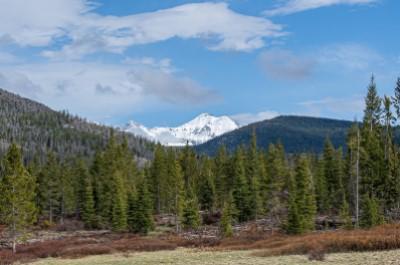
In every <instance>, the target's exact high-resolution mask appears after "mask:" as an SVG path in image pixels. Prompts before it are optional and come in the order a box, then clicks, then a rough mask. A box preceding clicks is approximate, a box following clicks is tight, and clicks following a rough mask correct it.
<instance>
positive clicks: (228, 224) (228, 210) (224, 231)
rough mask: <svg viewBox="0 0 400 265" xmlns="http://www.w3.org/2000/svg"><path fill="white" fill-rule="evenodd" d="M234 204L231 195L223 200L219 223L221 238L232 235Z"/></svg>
mask: <svg viewBox="0 0 400 265" xmlns="http://www.w3.org/2000/svg"><path fill="white" fill-rule="evenodd" d="M235 211H236V209H235V204H234V203H233V197H232V193H230V194H229V195H228V197H227V198H226V199H225V200H224V207H223V209H222V216H221V221H220V231H221V235H222V237H231V236H232V235H233V229H232V222H233V219H234V216H235Z"/></svg>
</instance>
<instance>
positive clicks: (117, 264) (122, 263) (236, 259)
mask: <svg viewBox="0 0 400 265" xmlns="http://www.w3.org/2000/svg"><path fill="white" fill-rule="evenodd" d="M399 257H400V252H399V251H385V252H364V253H344V254H330V255H328V256H327V257H326V259H325V261H309V260H308V258H307V257H306V256H300V255H290V256H279V257H257V256H253V255H251V251H195V250H190V249H177V250H174V251H160V252H157V253H150V252H145V253H143V252H142V253H133V254H129V255H121V254H114V255H103V256H92V257H86V258H82V259H74V260H71V259H54V258H51V259H45V260H41V261H38V262H36V263H34V264H32V265H106V264H107V265H109V264H113V265H154V264H163V265H266V264H268V265H324V264H334V265H382V264H385V265H387V264H393V265H394V264H397V265H398V264H399V262H400V261H399Z"/></svg>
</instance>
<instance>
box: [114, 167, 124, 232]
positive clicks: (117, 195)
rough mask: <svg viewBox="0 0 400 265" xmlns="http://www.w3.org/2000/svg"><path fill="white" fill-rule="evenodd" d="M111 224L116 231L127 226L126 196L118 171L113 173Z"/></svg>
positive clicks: (122, 229)
mask: <svg viewBox="0 0 400 265" xmlns="http://www.w3.org/2000/svg"><path fill="white" fill-rule="evenodd" d="M113 184H114V185H113V192H112V199H111V201H112V211H111V214H112V215H111V218H112V219H111V226H112V229H113V230H114V231H116V232H122V231H125V230H126V228H127V225H128V224H127V221H128V219H127V198H126V194H125V192H124V187H123V181H122V176H121V173H120V172H119V171H116V172H115V173H114V175H113Z"/></svg>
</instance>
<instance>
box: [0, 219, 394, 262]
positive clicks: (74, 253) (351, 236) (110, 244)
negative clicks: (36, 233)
mask: <svg viewBox="0 0 400 265" xmlns="http://www.w3.org/2000/svg"><path fill="white" fill-rule="evenodd" d="M177 247H184V248H192V249H195V250H212V251H213V253H218V251H221V252H223V251H237V250H247V251H250V250H252V251H254V250H256V252H254V253H253V256H254V257H258V258H263V257H271V256H279V255H307V256H308V257H309V258H310V259H312V260H320V259H321V260H322V259H324V258H325V254H326V253H337V252H364V251H378V250H379V251H382V250H392V249H400V225H384V226H380V227H377V228H374V229H371V230H354V231H329V232H315V233H310V234H307V235H301V236H287V235H283V234H279V233H274V234H271V233H265V232H261V231H257V230H248V231H245V232H243V233H241V234H240V235H239V236H236V237H233V238H229V239H224V240H219V239H216V238H210V237H197V238H196V237H193V238H190V239H188V238H182V237H179V236H174V235H168V234H164V235H162V236H161V235H160V236H157V237H139V236H135V235H130V234H105V235H104V234H103V235H97V236H91V237H72V238H64V239H62V240H50V241H45V242H36V243H32V244H28V245H22V246H19V252H18V254H17V255H16V256H13V255H11V253H10V250H0V265H8V264H11V263H12V262H13V261H32V260H36V259H39V258H49V257H57V258H58V257H62V258H75V259H76V258H81V257H85V256H91V255H107V254H117V253H132V252H150V251H160V250H175V249H176V248H177ZM329 256H330V255H329ZM399 264H400V262H399Z"/></svg>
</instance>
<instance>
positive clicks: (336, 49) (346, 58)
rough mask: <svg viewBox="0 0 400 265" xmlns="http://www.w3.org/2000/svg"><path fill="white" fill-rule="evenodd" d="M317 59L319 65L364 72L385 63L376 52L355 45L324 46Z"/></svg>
mask: <svg viewBox="0 0 400 265" xmlns="http://www.w3.org/2000/svg"><path fill="white" fill-rule="evenodd" d="M317 59H318V61H319V63H321V64H336V65H339V66H340V67H344V68H346V69H348V70H365V69H368V68H369V67H371V66H373V65H375V66H376V65H381V64H383V63H384V62H385V59H384V58H383V56H382V55H380V54H379V53H378V52H376V51H375V50H373V49H371V48H369V47H367V46H365V45H361V44H357V43H342V44H335V45H329V46H326V47H324V48H322V49H321V50H320V51H319V52H318V58H317Z"/></svg>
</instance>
